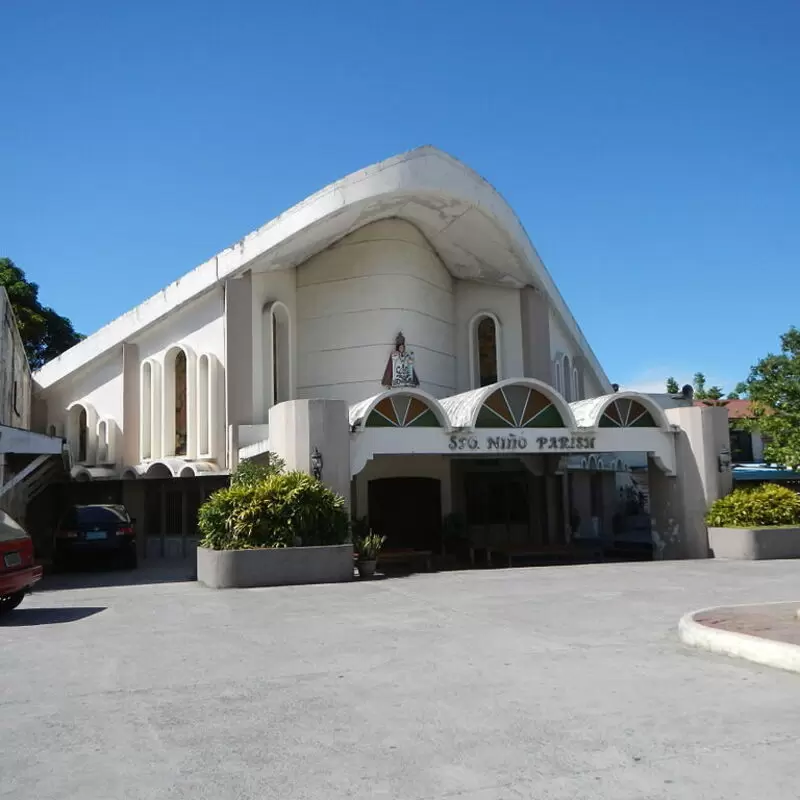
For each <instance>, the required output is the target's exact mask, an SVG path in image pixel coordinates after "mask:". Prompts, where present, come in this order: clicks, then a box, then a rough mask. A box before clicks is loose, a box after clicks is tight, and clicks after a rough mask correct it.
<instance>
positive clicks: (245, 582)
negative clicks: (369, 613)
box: [197, 544, 353, 589]
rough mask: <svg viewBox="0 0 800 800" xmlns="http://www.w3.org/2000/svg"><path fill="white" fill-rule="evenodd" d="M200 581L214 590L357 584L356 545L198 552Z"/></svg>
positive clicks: (201, 548)
mask: <svg viewBox="0 0 800 800" xmlns="http://www.w3.org/2000/svg"><path fill="white" fill-rule="evenodd" d="M197 580H198V581H199V582H200V583H202V584H204V585H205V586H208V587H209V588H211V589H234V588H245V587H250V586H288V585H290V584H300V583H339V582H341V581H351V580H353V545H352V544H337V545H330V546H325V547H280V548H275V549H264V550H208V549H206V548H205V547H198V548H197Z"/></svg>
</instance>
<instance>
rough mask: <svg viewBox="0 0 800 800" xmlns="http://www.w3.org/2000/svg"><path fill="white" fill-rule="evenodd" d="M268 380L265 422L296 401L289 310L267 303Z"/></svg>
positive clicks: (264, 326)
mask: <svg viewBox="0 0 800 800" xmlns="http://www.w3.org/2000/svg"><path fill="white" fill-rule="evenodd" d="M261 327H262V343H263V368H264V372H263V376H264V395H263V397H264V406H263V408H264V421H265V422H266V421H267V420H268V419H269V409H270V407H271V406H274V405H275V404H276V403H283V402H284V401H286V400H291V399H292V388H291V386H292V381H291V373H290V369H289V334H290V321H289V310H288V309H287V308H286V306H285V305H284V304H283V303H280V302H273V303H267V305H265V306H264V310H263V313H262V318H261Z"/></svg>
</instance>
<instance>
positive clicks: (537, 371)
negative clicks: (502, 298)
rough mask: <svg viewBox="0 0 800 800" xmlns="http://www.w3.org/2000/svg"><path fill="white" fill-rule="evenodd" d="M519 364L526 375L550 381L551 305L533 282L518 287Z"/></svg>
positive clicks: (546, 381)
mask: <svg viewBox="0 0 800 800" xmlns="http://www.w3.org/2000/svg"><path fill="white" fill-rule="evenodd" d="M519 297H520V316H521V320H522V366H523V370H524V372H523V374H524V375H525V377H526V378H537V379H538V380H540V381H544V382H545V383H552V376H551V367H550V309H549V305H548V301H547V297H546V296H545V294H544V293H543V292H540V291H539V290H538V289H534V288H533V287H532V286H525V287H523V288H522V289H521V290H520V293H519Z"/></svg>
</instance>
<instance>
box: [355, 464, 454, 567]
mask: <svg viewBox="0 0 800 800" xmlns="http://www.w3.org/2000/svg"><path fill="white" fill-rule="evenodd" d="M368 502H369V512H368V518H369V525H370V528H372V530H373V531H374V532H375V533H377V534H380V535H382V536H385V537H386V544H385V545H384V550H385V551H387V552H388V551H392V550H417V551H424V552H430V553H438V552H440V550H441V542H442V488H441V482H440V481H439V480H437V479H436V478H378V479H376V480H371V481H370V482H369V490H368Z"/></svg>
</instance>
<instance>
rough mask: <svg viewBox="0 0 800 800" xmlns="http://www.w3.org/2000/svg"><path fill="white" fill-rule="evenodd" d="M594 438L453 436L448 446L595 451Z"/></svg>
mask: <svg viewBox="0 0 800 800" xmlns="http://www.w3.org/2000/svg"><path fill="white" fill-rule="evenodd" d="M594 442H595V437H594V436H575V435H572V436H536V437H530V438H528V437H527V436H525V435H523V434H519V435H517V434H514V433H509V434H506V435H505V436H481V437H479V436H475V435H474V434H468V435H464V436H460V435H453V436H451V437H450V443H449V445H448V447H449V449H450V450H456V451H459V450H467V451H470V450H471V451H472V452H475V451H480V450H534V451H543V450H559V451H564V450H566V451H571V450H576V451H577V450H594V449H595V447H594Z"/></svg>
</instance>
